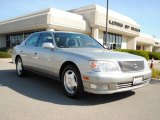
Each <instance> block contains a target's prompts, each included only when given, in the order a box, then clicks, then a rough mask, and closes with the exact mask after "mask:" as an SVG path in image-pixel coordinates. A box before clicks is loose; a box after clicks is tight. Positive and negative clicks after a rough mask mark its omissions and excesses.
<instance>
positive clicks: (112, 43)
mask: <svg viewBox="0 0 160 120" xmlns="http://www.w3.org/2000/svg"><path fill="white" fill-rule="evenodd" d="M105 34H106V32H104V35H105ZM103 43H104V45H105V46H106V47H107V48H108V49H121V45H122V35H118V34H114V33H107V39H106V37H105V38H104V42H103Z"/></svg>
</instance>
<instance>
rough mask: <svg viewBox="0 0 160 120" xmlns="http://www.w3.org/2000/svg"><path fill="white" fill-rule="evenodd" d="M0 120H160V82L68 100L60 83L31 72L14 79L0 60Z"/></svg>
mask: <svg viewBox="0 0 160 120" xmlns="http://www.w3.org/2000/svg"><path fill="white" fill-rule="evenodd" d="M0 120H160V81H158V80H157V81H152V82H151V84H150V85H148V86H146V87H143V88H140V89H136V90H134V91H129V92H124V93H118V94H113V95H94V94H88V93H85V95H84V96H83V98H81V99H70V98H68V97H66V96H65V95H64V93H63V91H62V88H61V85H60V83H59V82H57V81H54V80H53V79H49V78H46V77H42V76H40V75H35V74H33V73H31V74H29V75H28V77H26V78H20V77H17V75H16V72H15V65H13V64H12V63H11V61H10V59H0Z"/></svg>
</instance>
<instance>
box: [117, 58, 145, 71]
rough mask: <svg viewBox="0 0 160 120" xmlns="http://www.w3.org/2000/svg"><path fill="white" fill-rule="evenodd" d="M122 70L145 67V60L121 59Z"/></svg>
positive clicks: (138, 69) (134, 69)
mask: <svg viewBox="0 0 160 120" xmlns="http://www.w3.org/2000/svg"><path fill="white" fill-rule="evenodd" d="M119 65H120V67H121V70H122V71H126V72H127V71H140V70H143V69H144V61H120V62H119Z"/></svg>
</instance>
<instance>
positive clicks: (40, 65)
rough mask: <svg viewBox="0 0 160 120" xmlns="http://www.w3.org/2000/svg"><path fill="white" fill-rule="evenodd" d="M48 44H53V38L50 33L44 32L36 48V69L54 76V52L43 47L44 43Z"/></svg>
mask: <svg viewBox="0 0 160 120" xmlns="http://www.w3.org/2000/svg"><path fill="white" fill-rule="evenodd" d="M47 42H49V43H52V44H53V36H52V34H51V33H49V32H44V33H42V34H41V37H40V39H39V40H38V44H37V48H36V53H37V54H36V58H35V61H36V68H37V71H39V72H42V73H45V74H51V75H53V62H54V57H55V56H54V50H53V49H49V48H43V47H42V45H43V43H47Z"/></svg>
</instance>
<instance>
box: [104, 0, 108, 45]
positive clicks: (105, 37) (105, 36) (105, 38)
mask: <svg viewBox="0 0 160 120" xmlns="http://www.w3.org/2000/svg"><path fill="white" fill-rule="evenodd" d="M108 5H109V3H108V0H107V3H106V34H105V35H104V41H103V45H106V40H107V33H108Z"/></svg>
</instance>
